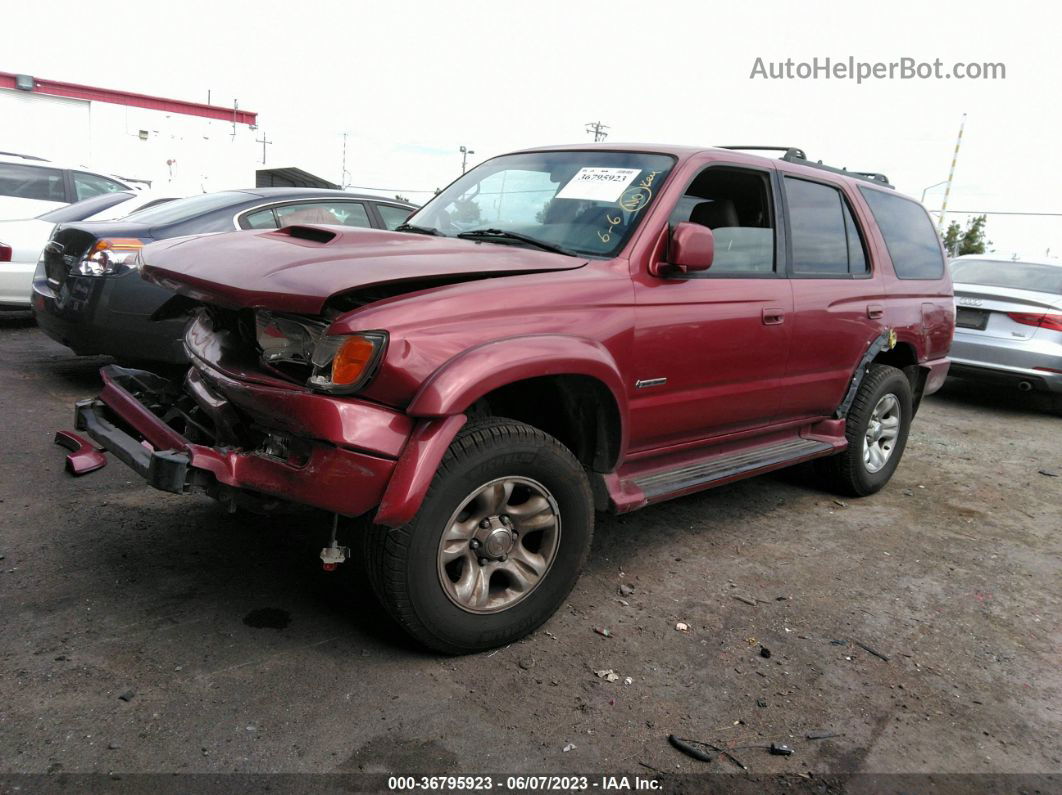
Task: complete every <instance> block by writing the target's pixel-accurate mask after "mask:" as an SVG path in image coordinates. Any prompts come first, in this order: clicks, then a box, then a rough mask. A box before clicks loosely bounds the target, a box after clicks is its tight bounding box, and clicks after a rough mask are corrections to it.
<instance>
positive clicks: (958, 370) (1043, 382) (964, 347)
mask: <svg viewBox="0 0 1062 795" xmlns="http://www.w3.org/2000/svg"><path fill="white" fill-rule="evenodd" d="M1057 337H1058V334H1057V333H1052V332H1044V333H1041V331H1040V330H1038V331H1037V332H1036V335H1035V336H1034V337H1033V338H1032V339H1023V340H1008V339H1003V338H1000V337H989V336H986V335H984V334H979V333H975V332H963V331H962V330H957V331H956V332H955V339H954V340H953V342H952V345H951V354H950V355H951V360H952V362H953V363H954V364H953V365H952V368H951V374H952V375H954V376H958V377H960V378H967V379H971V380H978V381H985V382H992V383H999V384H1020V383H1021V382H1023V381H1028V382H1029V383H1030V384H1031V385H1032V386H1033V388H1034V389H1038V390H1039V389H1042V390H1046V391H1051V392H1062V344H1059V343H1058V342H1057V341H1056V338H1057ZM1052 371H1054V372H1052Z"/></svg>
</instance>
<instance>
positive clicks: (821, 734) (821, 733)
mask: <svg viewBox="0 0 1062 795" xmlns="http://www.w3.org/2000/svg"><path fill="white" fill-rule="evenodd" d="M804 737H805V739H808V740H828V739H830V738H831V737H844V733H843V732H832V731H827V730H822V729H819V730H817V731H810V732H807V733H806V734H805V735H804Z"/></svg>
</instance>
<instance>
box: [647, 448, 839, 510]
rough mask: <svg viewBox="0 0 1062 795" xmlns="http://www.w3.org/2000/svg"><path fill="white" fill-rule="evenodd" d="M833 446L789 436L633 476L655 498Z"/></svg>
mask: <svg viewBox="0 0 1062 795" xmlns="http://www.w3.org/2000/svg"><path fill="white" fill-rule="evenodd" d="M833 449H834V448H833V447H832V446H831V445H829V444H827V443H826V442H818V441H814V440H812V439H790V440H788V441H785V442H781V443H779V444H773V445H769V446H765V447H757V448H755V449H753V450H749V451H747V452H745V453H742V454H741V455H736V456H728V455H720V456H715V457H713V458H711V459H709V460H707V461H700V462H697V463H694V464H690V465H689V466H685V467H682V468H680V469H670V470H667V471H666V472H655V473H653V474H649V475H642V476H641V477H636V478H634V479H633V483H634V484H635V485H636V486H637V487H638V488H640V489H641V490H642V492H643V493H644V494H645V496H646V499H648V500H650V501H652V500H654V499H655V498H657V497H660V496H662V495H665V494H674V493H677V492H680V491H686V490H687V489H695V488H697V487H699V486H705V485H707V484H709V483H712V482H714V481H717V480H726V479H728V478H732V477H734V476H735V475H741V474H743V473H745V472H752V471H754V470H757V469H764V468H777V467H778V466H779V465H780V464H785V463H787V462H795V461H798V460H801V459H805V458H812V457H815V456H817V455H820V454H824V453H828V452H830V451H832V450H833Z"/></svg>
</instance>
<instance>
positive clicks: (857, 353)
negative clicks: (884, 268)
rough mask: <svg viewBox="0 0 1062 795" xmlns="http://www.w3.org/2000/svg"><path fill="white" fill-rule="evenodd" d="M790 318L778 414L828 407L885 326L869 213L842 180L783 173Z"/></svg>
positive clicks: (824, 411) (814, 413) (812, 413)
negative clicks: (872, 255)
mask: <svg viewBox="0 0 1062 795" xmlns="http://www.w3.org/2000/svg"><path fill="white" fill-rule="evenodd" d="M782 183H783V185H784V188H785V202H786V228H787V230H788V234H787V238H788V241H789V245H788V249H789V251H788V273H789V278H790V282H791V284H792V287H793V323H792V331H791V333H792V337H791V347H790V352H789V364H788V367H787V369H786V379H785V380H786V388H785V395H784V397H783V400H782V406H781V412H780V414H779V419H781V420H786V419H797V418H801V417H822V416H828V415H830V414H832V413H833V412H834V410H835V409H836V408H837V406H838V405H840V403H841V401H842V399H843V398H844V395H845V392H846V391H847V388H848V384H849V382H850V380H851V378H852V374H853V372H854V371H855V368H856V365H857V364H858V363H859V361H860V359H861V358H862V356H863V354H864V353H865V352H866V350H867V347H868V345H869V344H870V342H871V341H872V340H874V339H875V338H876V337H877V336H878V335H879V334H880V333H881V332H882V331H883V330H884V328H885V320H884V312H885V307H884V304H885V302H884V288H883V280H882V276H881V274H880V273H878V272H877V271H876V269H875V268H874V267H872V265H873V263H872V262H871V260H870V254H869V247H868V246H867V243H866V240H867V236H866V233H865V231H864V230H865V229H866V228H867V224H868V219H866V218H862V217H860V216H859V214H858V212H859V211H858V210H855V209H854V207H856V204H855V203H854V202H853V201H852V200H851V199H850V198H849V197H848V196H847V194H846V193H845V190H844V189H843V188H842V186H841V184H834V183H832V182H828V181H817V180H814V179H807V178H805V177H803V176H801V177H796V176H792V175H786V176H784V177H783V179H782Z"/></svg>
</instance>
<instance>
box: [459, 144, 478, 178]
mask: <svg viewBox="0 0 1062 795" xmlns="http://www.w3.org/2000/svg"><path fill="white" fill-rule="evenodd" d="M457 151H459V152H460V153H461V173H462V174H464V173H465V169H467V168H468V156H469V155H474V154H475V152H474V151H472V150H471V149H469V148H468V147H467V146H461V147H458V150H457Z"/></svg>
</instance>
